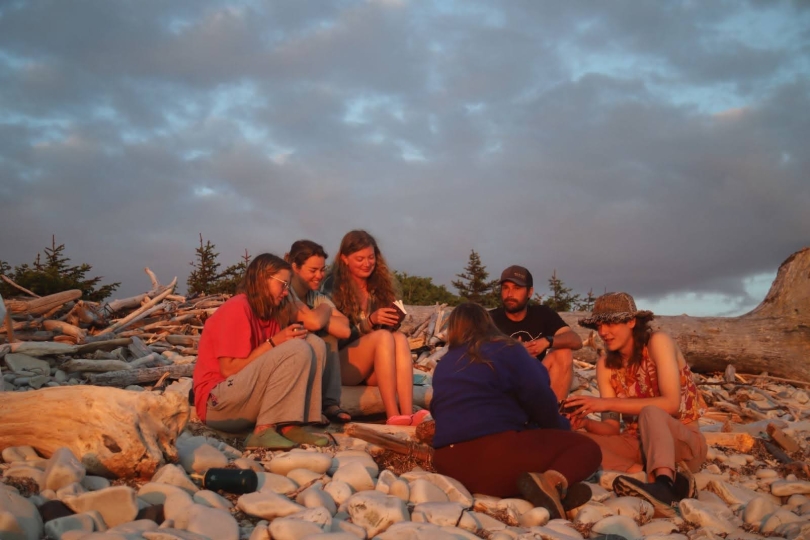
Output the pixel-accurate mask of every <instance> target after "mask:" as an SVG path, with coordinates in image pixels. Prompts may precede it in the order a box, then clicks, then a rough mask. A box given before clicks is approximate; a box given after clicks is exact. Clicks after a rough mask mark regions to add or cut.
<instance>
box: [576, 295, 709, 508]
mask: <svg viewBox="0 0 810 540" xmlns="http://www.w3.org/2000/svg"><path fill="white" fill-rule="evenodd" d="M652 319H653V314H652V312H651V311H638V310H636V303H635V301H634V300H633V297H632V296H630V295H629V294H627V293H608V294H605V295H603V296H600V297H599V298H597V299H596V302H595V303H594V309H593V314H592V315H591V316H590V317H588V318H586V319H582V320H580V321H579V324H580V325H581V326H584V327H586V328H591V329H594V330H596V331H597V332H599V337H601V338H602V341H604V342H605V348H606V350H607V352H606V354H605V355H604V356H602V357H601V358H599V360H598V362H597V364H596V379H597V383H598V385H599V394H600V396H601V397H598V398H596V397H589V396H571V397H569V398H568V400H567V401H566V407H577V410H576V412H575V413H574V414H573V416H572V424H573V427H574V428H575V429H579V428H584V429H585V430H586V431H587V432H588V436H590V437H591V438H592V439H593V440H594V441H596V442H597V443H598V444H599V446H600V447H601V448H602V467H603V468H605V469H610V470H618V471H624V472H629V473H633V472H640V471H642V470H645V468H646V471H647V474H648V479H654V482H652V483H647V482H642V481H640V480H637V479H635V478H632V477H630V476H619V477H617V478H616V480H615V481H614V483H613V488H614V491H615V492H616V493H617V494H620V495H632V496H637V497H642V498H645V499H647V500H648V501H649V502H651V503H652V504H653V505H654V506H655V507H656V508H657V509H658V510H659V511H661V512H662V513H664V514H667V513H671V511H672V510H671V505H672V504H673V503H675V502H677V501H679V500H681V499H683V498H685V497H692V496H694V485H693V484H692V481H691V480H690V478H691V476H690V478H687V477H685V476H683V475H681V474H679V473H677V474H676V469H675V464H676V463H677V462H679V461H685V462H686V466H687V468H688V469H690V470H691V471H697V470H698V469H699V468H700V466H701V465H702V464H703V462H704V461H705V459H706V452H707V446H706V439H705V437H704V436H703V434H702V433H701V432H700V429H699V427H698V419H699V418H700V416H701V415H702V414H703V412H704V410H705V407H706V405H705V403H704V402H703V398H702V397H701V395H700V392H698V389H697V387H696V386H695V383H694V381H693V380H692V372H691V371H690V370H689V366H688V365H687V364H686V361H685V360H684V357H683V354H682V353H681V350H680V349H679V348H678V346H677V345H676V344H675V342H674V341H673V340H672V338H671V337H669V336H668V335H667V334H665V333H663V332H653V331H652V330H651V329H650V326H649V323H650V321H651V320H652ZM592 412H599V413H602V420H601V421H597V420H591V419H588V418H586V416H587V415H588V414H590V413H592ZM619 415H622V416H623V419H624V423H625V428H624V431H621V429H620V424H619ZM645 466H646V467H645Z"/></svg>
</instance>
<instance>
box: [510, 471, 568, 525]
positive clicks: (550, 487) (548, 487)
mask: <svg viewBox="0 0 810 540" xmlns="http://www.w3.org/2000/svg"><path fill="white" fill-rule="evenodd" d="M550 473H551V474H550ZM557 475H559V473H557V472H556V471H548V472H545V473H523V474H521V475H520V476H519V477H518V480H517V487H518V491H520V493H521V495H523V498H524V499H526V500H527V501H529V502H530V503H532V504H533V505H535V506H539V507H542V508H545V509H546V510H548V513H549V516H550V519H561V518H562V519H565V508H563V505H562V502H561V501H560V491H561V489H560V487H562V488H563V489H565V487H566V486H565V478H564V477H562V475H559V476H557ZM560 478H562V483H560Z"/></svg>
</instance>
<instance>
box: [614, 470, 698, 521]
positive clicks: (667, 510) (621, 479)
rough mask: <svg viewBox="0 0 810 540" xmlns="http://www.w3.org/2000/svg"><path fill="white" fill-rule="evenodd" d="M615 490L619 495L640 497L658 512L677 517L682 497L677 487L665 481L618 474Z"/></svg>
mask: <svg viewBox="0 0 810 540" xmlns="http://www.w3.org/2000/svg"><path fill="white" fill-rule="evenodd" d="M613 492H614V493H616V495H618V496H619V497H638V498H640V499H644V500H645V501H647V502H649V503H650V504H652V505H653V508H654V509H655V512H656V514H659V515H663V516H665V517H675V515H676V512H675V506H677V504H678V501H680V500H681V499H682V497H679V496H678V494H677V493H675V489H674V488H673V487H672V486H670V485H668V484H665V483H663V482H642V481H641V480H636V479H635V478H633V477H631V476H617V477H616V479H615V480H614V481H613Z"/></svg>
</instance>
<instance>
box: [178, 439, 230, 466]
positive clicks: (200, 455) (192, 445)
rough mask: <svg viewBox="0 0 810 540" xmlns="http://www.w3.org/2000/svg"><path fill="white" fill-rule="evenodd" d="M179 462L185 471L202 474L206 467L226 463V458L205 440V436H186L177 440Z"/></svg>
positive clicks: (225, 464)
mask: <svg viewBox="0 0 810 540" xmlns="http://www.w3.org/2000/svg"><path fill="white" fill-rule="evenodd" d="M177 453H178V454H179V456H180V464H181V465H182V466H183V469H185V471H186V472H187V473H189V474H190V473H199V474H203V473H205V471H207V470H208V469H214V468H221V467H225V466H227V465H228V458H227V457H226V456H225V454H223V453H222V452H220V451H219V450H218V449H216V448H214V447H213V446H211V445H210V444H208V443H207V442H206V438H205V437H188V438H180V439H178V440H177Z"/></svg>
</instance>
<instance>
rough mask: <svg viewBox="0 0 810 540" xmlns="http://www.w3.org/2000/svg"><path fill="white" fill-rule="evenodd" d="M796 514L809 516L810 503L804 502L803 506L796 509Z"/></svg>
mask: <svg viewBox="0 0 810 540" xmlns="http://www.w3.org/2000/svg"><path fill="white" fill-rule="evenodd" d="M796 512H797V513H798V514H799V515H800V516H806V515H808V514H810V502H806V503H804V504H803V505H801V506H800V507H798V508H797V509H796Z"/></svg>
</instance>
